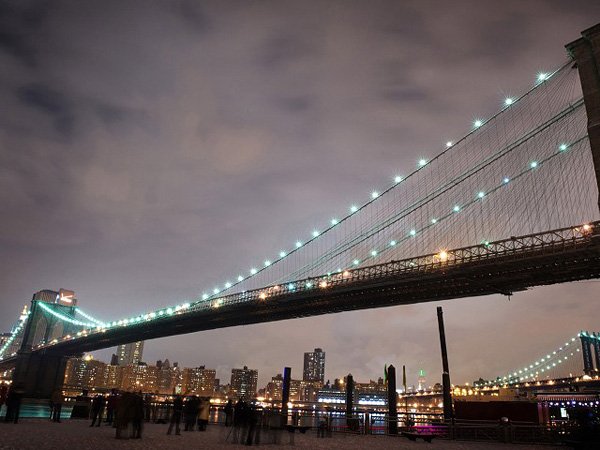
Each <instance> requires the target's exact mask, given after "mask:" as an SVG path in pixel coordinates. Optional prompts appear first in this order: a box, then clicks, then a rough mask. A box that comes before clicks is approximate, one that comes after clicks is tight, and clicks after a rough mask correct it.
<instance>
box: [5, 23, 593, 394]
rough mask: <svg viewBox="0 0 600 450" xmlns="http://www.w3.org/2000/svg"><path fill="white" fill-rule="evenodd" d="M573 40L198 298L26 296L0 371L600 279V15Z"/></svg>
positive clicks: (52, 375) (49, 371) (44, 390)
mask: <svg viewBox="0 0 600 450" xmlns="http://www.w3.org/2000/svg"><path fill="white" fill-rule="evenodd" d="M567 50H568V55H567V58H566V59H565V60H564V61H563V62H562V63H560V64H558V65H557V66H556V68H555V69H554V70H551V71H548V72H545V73H539V74H537V76H536V77H535V80H533V82H532V83H530V84H529V86H528V87H527V88H526V89H524V90H523V91H522V92H521V94H520V95H518V96H514V97H510V98H506V99H503V101H502V102H501V103H500V105H499V108H498V111H497V112H496V113H495V114H493V115H492V116H490V117H487V118H484V117H481V118H477V119H476V120H474V121H473V123H471V124H470V125H469V127H468V128H467V130H466V131H465V132H464V133H463V134H462V136H460V135H459V136H457V137H456V138H445V139H440V142H442V143H443V144H442V145H440V149H438V150H437V151H436V150H435V149H434V150H432V151H431V152H429V154H430V155H431V156H430V157H426V156H424V157H423V158H422V159H420V160H419V161H418V162H417V163H416V164H415V167H414V168H413V169H410V170H407V171H406V172H405V173H399V174H394V175H393V176H392V177H391V178H390V182H389V183H387V184H385V185H383V186H381V188H380V189H377V190H374V191H373V192H371V193H370V195H369V196H368V198H366V199H365V201H363V202H357V203H355V204H352V205H349V206H348V209H346V210H345V211H337V212H335V213H334V214H332V215H331V217H328V218H327V219H326V221H325V220H324V221H323V224H322V226H321V227H318V228H315V229H312V230H310V232H307V234H306V237H305V238H302V237H299V238H298V239H297V240H296V241H294V242H292V243H290V244H289V245H287V246H284V247H282V248H281V249H278V250H275V251H273V252H272V254H271V256H266V257H265V258H264V260H263V262H262V263H261V264H255V265H254V266H252V265H249V267H248V268H247V269H245V270H242V269H239V268H238V271H237V272H236V273H232V274H231V275H230V276H229V277H224V279H223V281H222V283H221V284H219V285H218V286H215V287H212V289H209V290H206V291H205V292H204V293H203V294H202V295H201V296H199V298H197V299H193V300H190V301H186V302H182V303H181V304H178V305H174V306H170V307H166V308H161V309H159V310H155V311H146V312H143V313H141V314H139V315H135V316H129V317H122V318H118V319H112V320H100V319H97V318H94V317H93V316H92V315H90V314H88V313H86V312H85V311H83V310H81V309H80V308H78V307H77V306H74V305H68V304H61V303H60V302H52V301H42V300H34V301H32V306H31V309H30V311H29V312H27V313H25V314H23V315H22V316H21V319H20V320H19V322H18V324H17V326H16V327H15V328H14V329H13V332H12V334H11V336H10V338H9V340H8V341H7V342H6V343H5V344H4V345H3V346H2V347H1V348H0V369H6V368H11V367H15V372H14V379H15V380H18V382H20V383H23V385H24V386H25V390H26V391H27V392H28V393H31V394H32V395H39V396H42V395H48V394H49V392H51V391H52V389H53V387H54V385H55V383H56V382H57V380H59V379H60V376H61V370H62V371H64V362H65V361H66V357H69V356H75V355H80V354H81V353H82V352H87V351H92V350H97V349H101V348H107V347H111V346H115V345H117V344H122V343H126V342H133V341H138V340H143V339H152V338H159V337H164V336H170V335H176V334H184V333H191V332H196V331H201V330H208V329H215V328H223V327H230V326H236V325H243V324H250V323H260V322H269V321H276V320H284V319H290V318H297V317H307V316H314V315H318V314H328V313H335V312H339V311H349V310H359V309H366V308H377V307H385V306H393V305H402V304H410V303H419V302H427V301H435V300H442V299H456V298H462V297H473V296H480V295H489V294H503V295H511V294H513V293H514V292H518V291H523V290H526V289H528V288H531V287H534V286H540V285H550V284H555V283H565V282H572V281H579V280H588V279H593V278H599V277H600V210H599V197H598V186H599V185H600V76H599V75H598V71H597V67H599V66H600V26H596V27H593V28H591V29H589V30H586V31H584V32H583V33H582V37H581V38H580V39H578V40H577V41H575V42H572V43H571V44H569V45H567ZM16 344H18V345H16ZM15 349H17V350H15ZM517 373H518V372H517Z"/></svg>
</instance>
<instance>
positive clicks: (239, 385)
mask: <svg viewBox="0 0 600 450" xmlns="http://www.w3.org/2000/svg"><path fill="white" fill-rule="evenodd" d="M257 384H258V370H253V369H248V366H244V368H243V369H231V390H232V391H233V393H234V395H235V396H236V397H237V398H241V399H244V400H251V399H253V398H254V397H255V396H256V385H257Z"/></svg>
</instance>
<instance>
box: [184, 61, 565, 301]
mask: <svg viewBox="0 0 600 450" xmlns="http://www.w3.org/2000/svg"><path fill="white" fill-rule="evenodd" d="M568 65H569V63H566V64H564V65H562V66H561V67H559V68H558V69H556V70H554V71H553V72H540V73H538V74H537V76H536V82H535V84H534V86H533V87H532V88H530V89H529V90H527V91H526V92H525V93H523V94H522V95H520V96H519V97H507V98H505V99H504V101H503V107H502V109H500V110H499V111H498V112H497V113H495V114H494V115H492V116H491V117H490V118H488V119H480V118H477V119H475V120H474V121H473V126H472V128H471V130H470V131H469V132H468V133H467V134H465V135H464V136H463V137H461V138H460V139H459V140H458V141H456V142H453V141H447V142H446V148H445V149H444V150H443V151H442V152H440V153H439V154H437V155H436V156H435V157H433V158H432V159H431V160H427V159H425V158H421V159H420V160H419V161H418V162H417V168H416V169H414V170H413V171H412V172H410V173H409V174H408V175H407V176H405V177H402V176H401V175H396V176H395V177H394V181H393V183H392V184H391V185H389V186H388V187H387V188H385V189H384V190H383V191H382V192H379V191H377V190H374V191H372V192H371V196H370V199H369V200H368V201H366V202H365V203H363V204H362V205H360V206H357V205H356V204H353V205H352V206H350V208H349V212H348V213H346V214H345V215H344V216H343V217H342V218H341V219H337V218H332V219H331V220H330V221H329V225H328V226H326V227H325V228H324V229H323V230H322V231H319V230H318V229H314V230H313V231H312V233H311V237H310V238H309V239H308V240H306V242H302V241H301V240H297V241H296V242H295V243H294V247H293V248H292V249H291V250H289V251H286V250H281V251H280V252H279V254H278V257H276V258H274V259H266V260H265V261H264V262H263V265H262V266H261V267H257V266H255V267H252V268H251V269H250V270H249V274H248V275H242V274H240V275H238V276H237V277H234V278H233V279H234V280H236V281H226V282H225V283H224V284H223V287H222V288H221V287H215V288H214V289H213V290H212V294H211V293H207V292H204V293H203V294H202V296H201V300H202V301H207V300H210V299H211V298H213V297H214V296H215V295H218V294H220V293H222V292H224V291H227V290H229V289H231V288H232V287H235V286H237V285H238V284H240V283H242V282H244V281H247V280H248V279H250V278H253V277H254V276H256V275H258V274H260V273H262V272H263V271H265V270H266V269H268V268H269V267H271V266H272V265H273V264H276V263H279V262H281V261H282V260H284V259H286V258H287V257H289V256H290V255H292V254H294V253H295V252H297V251H298V250H300V249H301V248H303V247H305V246H306V245H308V244H310V243H311V242H313V241H315V240H316V239H319V238H320V237H321V236H323V235H324V234H326V233H327V232H329V231H331V230H332V229H333V228H335V227H336V226H338V225H340V224H341V223H343V222H344V221H346V220H348V219H349V218H351V217H352V216H353V215H354V214H355V213H357V212H359V211H360V210H362V209H364V208H365V207H367V206H369V205H370V204H371V203H373V202H375V201H376V200H377V199H378V198H379V197H381V196H382V195H384V194H386V193H387V192H389V191H391V190H392V189H394V188H396V187H398V186H399V185H400V184H402V183H403V182H405V181H406V180H408V179H409V178H411V177H412V176H414V175H415V174H417V173H418V172H419V171H420V170H422V169H423V168H424V167H425V166H427V165H429V164H430V163H431V162H433V161H435V160H436V159H438V158H440V157H441V156H443V155H444V154H445V153H446V152H448V151H450V150H451V149H453V148H456V146H457V145H458V144H459V143H461V142H463V141H464V140H465V139H467V138H468V137H469V136H471V135H472V134H473V133H475V132H476V131H477V130H478V129H480V128H481V127H482V126H484V125H486V124H487V123H489V122H490V121H491V120H493V119H495V118H496V117H497V116H498V115H500V114H501V113H503V112H504V111H506V110H507V109H508V108H510V107H512V106H513V105H515V104H516V103H518V102H519V101H520V100H521V99H523V98H524V97H526V96H527V95H529V94H530V93H531V92H533V91H534V90H535V89H537V88H538V87H539V86H540V85H542V84H543V83H544V82H546V81H548V80H550V79H551V78H552V77H553V76H554V75H556V74H557V73H559V72H560V71H562V70H563V69H564V68H565V67H567V66H568ZM196 303H198V302H195V303H194V304H196Z"/></svg>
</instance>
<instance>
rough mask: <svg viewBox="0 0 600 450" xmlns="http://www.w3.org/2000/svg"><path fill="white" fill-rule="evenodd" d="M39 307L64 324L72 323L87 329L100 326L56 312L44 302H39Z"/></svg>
mask: <svg viewBox="0 0 600 450" xmlns="http://www.w3.org/2000/svg"><path fill="white" fill-rule="evenodd" d="M38 305H39V306H40V307H41V308H42V309H43V310H44V311H46V312H47V313H48V314H50V315H52V316H54V317H56V318H58V319H60V320H62V321H63V322H68V323H71V324H73V325H78V326H81V327H85V328H93V327H96V326H98V325H97V324H95V323H93V322H82V321H80V320H77V319H73V318H72V317H69V316H66V315H64V314H62V313H60V312H58V311H54V310H53V309H52V308H50V307H49V306H47V305H46V304H45V303H44V302H38Z"/></svg>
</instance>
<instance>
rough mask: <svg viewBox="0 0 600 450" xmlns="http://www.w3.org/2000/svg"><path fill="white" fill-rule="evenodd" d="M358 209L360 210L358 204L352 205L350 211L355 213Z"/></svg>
mask: <svg viewBox="0 0 600 450" xmlns="http://www.w3.org/2000/svg"><path fill="white" fill-rule="evenodd" d="M356 211H358V206H355V205H352V206H351V207H350V212H351V213H355V212H356Z"/></svg>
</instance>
